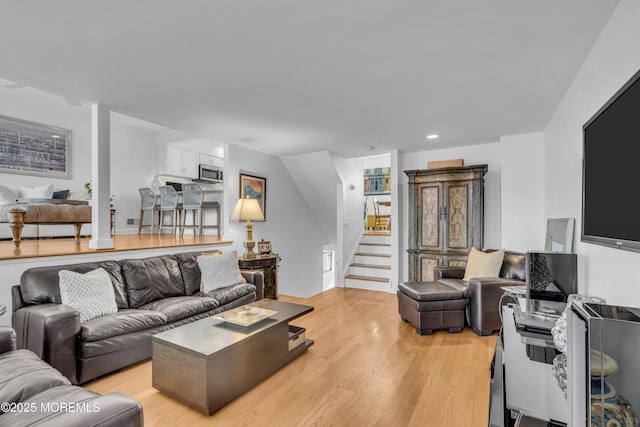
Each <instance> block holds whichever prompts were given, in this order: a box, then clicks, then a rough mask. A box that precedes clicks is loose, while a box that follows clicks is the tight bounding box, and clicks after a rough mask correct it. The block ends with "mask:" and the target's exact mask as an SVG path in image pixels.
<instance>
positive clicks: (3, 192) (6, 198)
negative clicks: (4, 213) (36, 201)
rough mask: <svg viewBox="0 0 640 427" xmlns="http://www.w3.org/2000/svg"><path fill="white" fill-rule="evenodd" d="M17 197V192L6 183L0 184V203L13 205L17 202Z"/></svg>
mask: <svg viewBox="0 0 640 427" xmlns="http://www.w3.org/2000/svg"><path fill="white" fill-rule="evenodd" d="M17 198H18V197H17V196H16V193H14V192H13V191H11V190H10V189H8V188H7V187H5V186H4V185H0V205H12V204H14V203H15V202H16V199H17Z"/></svg>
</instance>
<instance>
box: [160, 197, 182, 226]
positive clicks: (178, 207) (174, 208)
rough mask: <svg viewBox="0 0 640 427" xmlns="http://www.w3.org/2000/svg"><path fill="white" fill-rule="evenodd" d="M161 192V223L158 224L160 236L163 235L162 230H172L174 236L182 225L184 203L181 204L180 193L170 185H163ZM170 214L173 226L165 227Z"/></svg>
mask: <svg viewBox="0 0 640 427" xmlns="http://www.w3.org/2000/svg"><path fill="white" fill-rule="evenodd" d="M158 191H159V192H160V223H159V224H158V234H162V229H164V228H170V229H171V230H172V232H173V234H176V229H177V228H178V225H179V224H180V216H181V211H182V203H179V202H178V200H179V197H178V193H177V192H176V190H175V188H173V187H171V186H170V185H163V186H161V187H160V188H158ZM167 214H169V218H170V219H171V224H168V225H165V224H164V222H165V218H166V216H167Z"/></svg>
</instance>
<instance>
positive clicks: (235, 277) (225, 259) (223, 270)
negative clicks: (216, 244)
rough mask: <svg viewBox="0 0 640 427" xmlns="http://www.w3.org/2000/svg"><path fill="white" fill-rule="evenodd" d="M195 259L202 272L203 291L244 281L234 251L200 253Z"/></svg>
mask: <svg viewBox="0 0 640 427" xmlns="http://www.w3.org/2000/svg"><path fill="white" fill-rule="evenodd" d="M197 261H198V267H200V272H201V274H202V292H204V293H207V292H211V291H213V290H215V289H220V288H226V287H228V286H233V285H238V284H240V283H245V282H246V280H244V277H242V274H241V273H240V267H239V266H238V253H237V252H236V251H231V252H229V253H226V254H221V255H206V256H202V255H201V256H199V257H198V258H197Z"/></svg>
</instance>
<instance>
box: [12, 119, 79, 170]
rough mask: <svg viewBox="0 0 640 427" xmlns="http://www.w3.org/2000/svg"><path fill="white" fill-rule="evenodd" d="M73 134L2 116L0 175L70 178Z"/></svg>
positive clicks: (56, 128) (65, 130)
mask: <svg viewBox="0 0 640 427" xmlns="http://www.w3.org/2000/svg"><path fill="white" fill-rule="evenodd" d="M70 152H71V131H70V130H68V129H62V128H58V127H54V126H48V125H42V124H39V123H33V122H28V121H26V120H20V119H14V118H11V117H6V116H0V172H4V173H17V174H23V175H37V176H48V177H52V178H71V165H70V162H69V159H70Z"/></svg>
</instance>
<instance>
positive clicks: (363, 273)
mask: <svg viewBox="0 0 640 427" xmlns="http://www.w3.org/2000/svg"><path fill="white" fill-rule="evenodd" d="M390 277H391V235H390V234H389V233H380V232H378V233H375V234H367V233H365V234H364V235H363V236H362V238H361V239H360V243H359V248H358V252H356V254H355V259H354V262H353V263H352V264H350V265H349V274H347V275H346V276H344V286H345V287H347V288H358V289H368V290H372V291H382V292H389V278H390Z"/></svg>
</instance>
